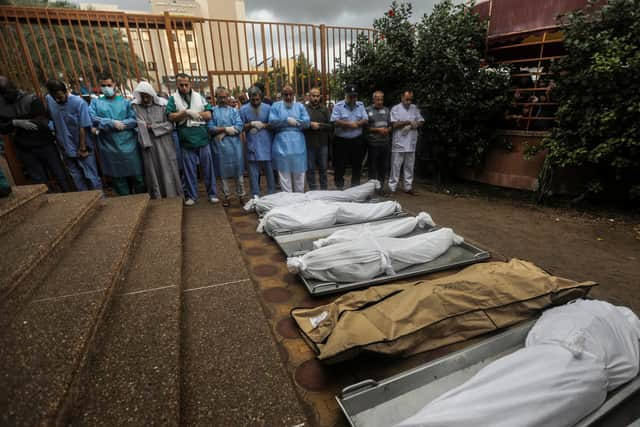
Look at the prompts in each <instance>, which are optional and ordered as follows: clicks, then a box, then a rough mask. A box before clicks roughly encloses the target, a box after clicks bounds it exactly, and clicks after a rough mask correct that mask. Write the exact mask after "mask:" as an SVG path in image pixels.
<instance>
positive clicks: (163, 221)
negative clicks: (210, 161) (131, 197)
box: [64, 199, 182, 426]
mask: <svg viewBox="0 0 640 427" xmlns="http://www.w3.org/2000/svg"><path fill="white" fill-rule="evenodd" d="M181 279H182V199H164V200H154V201H152V202H151V203H150V205H149V209H148V210H147V214H146V216H145V219H144V222H143V225H142V227H141V231H139V232H138V234H137V236H136V240H135V241H134V245H133V249H132V254H131V258H130V261H129V265H128V268H127V273H126V275H125V276H124V281H123V283H122V284H121V285H119V286H118V289H117V291H116V293H115V294H114V298H113V304H112V306H111V308H110V309H109V313H108V314H107V316H106V317H105V320H104V322H103V324H102V326H101V327H100V330H99V331H98V335H97V338H96V345H95V347H94V349H93V350H92V352H91V353H92V355H91V357H90V358H89V361H88V363H87V365H86V369H84V372H83V376H82V379H81V380H80V381H79V387H78V390H76V396H77V399H76V403H75V405H74V407H73V408H70V414H69V416H68V417H67V418H66V421H65V423H64V424H65V425H74V426H143V425H166V426H178V425H179V424H180V360H179V357H180V285H181Z"/></svg>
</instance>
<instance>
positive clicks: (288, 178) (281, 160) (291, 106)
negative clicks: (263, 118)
mask: <svg viewBox="0 0 640 427" xmlns="http://www.w3.org/2000/svg"><path fill="white" fill-rule="evenodd" d="M309 123H310V120H309V114H307V110H306V109H305V108H304V105H302V104H301V103H299V102H295V101H294V95H293V87H292V86H291V85H290V84H287V85H285V86H284V87H283V88H282V101H278V102H275V103H274V104H273V105H272V106H271V111H270V112H269V126H270V127H271V128H272V129H274V131H275V132H276V136H275V138H274V139H273V149H272V156H273V161H274V162H275V165H276V169H277V170H278V177H279V178H280V187H281V188H282V191H286V192H292V191H295V192H298V193H303V192H304V175H305V172H306V171H307V147H306V144H305V141H304V135H303V134H302V129H306V128H308V127H309Z"/></svg>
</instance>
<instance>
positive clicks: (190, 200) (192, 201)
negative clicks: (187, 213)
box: [184, 199, 196, 206]
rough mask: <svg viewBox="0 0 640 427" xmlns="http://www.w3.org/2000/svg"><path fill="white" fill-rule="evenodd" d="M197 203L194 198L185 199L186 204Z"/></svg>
mask: <svg viewBox="0 0 640 427" xmlns="http://www.w3.org/2000/svg"><path fill="white" fill-rule="evenodd" d="M195 204H196V202H195V200H193V199H187V200H185V201H184V205H185V206H193V205H195Z"/></svg>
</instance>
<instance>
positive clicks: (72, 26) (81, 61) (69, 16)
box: [67, 13, 87, 90]
mask: <svg viewBox="0 0 640 427" xmlns="http://www.w3.org/2000/svg"><path fill="white" fill-rule="evenodd" d="M67 22H68V23H69V32H70V33H71V39H72V40H73V46H74V47H75V49H76V57H77V58H78V62H79V64H80V71H81V73H82V78H83V79H84V78H86V77H87V72H86V71H85V69H84V61H83V60H82V56H80V48H79V47H78V40H77V38H76V30H75V28H74V25H73V22H72V21H71V14H70V13H68V14H67ZM78 90H80V82H79V81H78Z"/></svg>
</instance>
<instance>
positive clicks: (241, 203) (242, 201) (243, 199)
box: [240, 194, 249, 206]
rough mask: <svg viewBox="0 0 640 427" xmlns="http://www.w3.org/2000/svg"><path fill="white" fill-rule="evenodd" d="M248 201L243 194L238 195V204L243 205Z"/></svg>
mask: <svg viewBox="0 0 640 427" xmlns="http://www.w3.org/2000/svg"><path fill="white" fill-rule="evenodd" d="M248 201H249V198H248V197H247V196H245V195H244V194H243V195H242V196H240V206H244V204H245V203H247V202H248Z"/></svg>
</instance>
